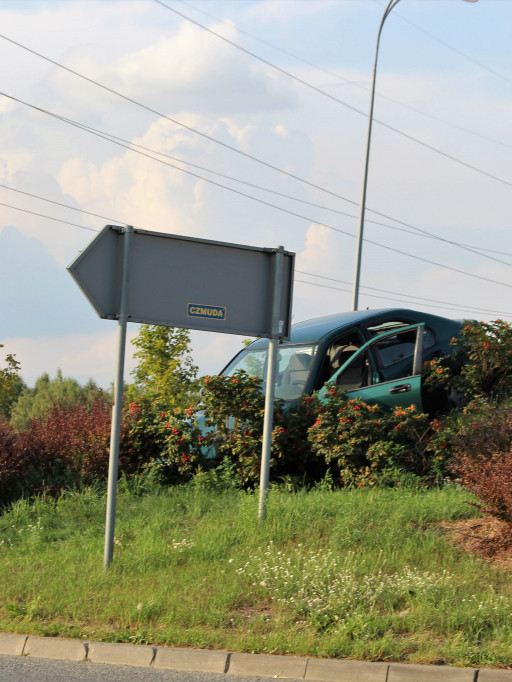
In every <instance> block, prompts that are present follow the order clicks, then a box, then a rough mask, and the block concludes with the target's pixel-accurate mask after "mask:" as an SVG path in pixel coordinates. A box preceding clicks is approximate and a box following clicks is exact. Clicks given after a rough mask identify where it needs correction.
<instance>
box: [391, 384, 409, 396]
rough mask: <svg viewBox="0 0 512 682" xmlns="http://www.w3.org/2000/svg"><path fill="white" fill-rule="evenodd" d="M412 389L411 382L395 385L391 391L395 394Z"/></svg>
mask: <svg viewBox="0 0 512 682" xmlns="http://www.w3.org/2000/svg"><path fill="white" fill-rule="evenodd" d="M410 390H411V384H399V385H398V386H393V388H390V389H389V392H390V393H391V394H392V395H394V394H395V393H407V392H408V391H410Z"/></svg>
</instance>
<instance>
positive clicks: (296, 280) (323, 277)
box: [0, 185, 508, 316]
mask: <svg viewBox="0 0 512 682" xmlns="http://www.w3.org/2000/svg"><path fill="white" fill-rule="evenodd" d="M2 187H5V186H4V185H2ZM7 189H11V188H7ZM15 191H20V190H15ZM21 193H22V194H26V195H28V196H33V197H35V196H36V195H32V194H29V193H28V192H21ZM43 201H49V202H50V203H53V204H56V205H59V206H62V207H65V208H71V209H73V210H75V211H79V212H80V213H85V214H87V215H91V216H95V217H102V218H104V217H103V216H98V214H95V213H91V212H90V211H85V210H83V209H79V208H76V207H73V206H67V205H66V204H62V203H60V202H56V201H51V200H50V199H43ZM0 206H5V207H6V208H11V209H13V210H16V211H21V212H22V213H28V214H30V215H34V216H37V217H38V218H44V219H46V220H53V221H55V222H58V223H63V224H65V225H70V226H72V227H78V228H79V229H81V230H88V231H89V232H95V233H96V234H98V233H99V230H97V229H95V228H92V227H86V226H85V225H79V224H78V223H72V222H70V221H68V220H62V219H61V218H56V217H54V216H49V215H45V214H43V213H39V212H37V211H30V210H28V209H26V208H21V207H19V206H13V205H12V204H6V203H4V202H0ZM104 219H107V220H109V221H112V222H113V223H116V224H117V223H119V222H121V223H122V222H123V221H118V220H115V219H112V218H104ZM134 227H135V228H137V229H146V228H142V227H138V226H134ZM296 272H299V273H302V274H306V275H309V276H311V277H319V278H321V279H326V280H329V281H334V282H340V283H342V284H349V283H348V282H343V280H338V279H335V278H332V277H326V276H324V275H317V274H315V273H310V272H304V271H301V270H296ZM294 281H295V282H300V283H302V284H310V285H311V286H320V287H324V288H327V289H334V290H335V291H343V292H346V293H351V292H350V290H348V289H340V288H339V287H332V286H329V285H322V284H318V283H316V282H307V281H305V280H300V279H297V278H295V279H294ZM363 288H365V289H373V290H375V291H381V292H382V293H390V294H392V295H393V296H406V294H400V293H399V292H391V291H386V290H385V289H378V288H376V287H370V286H364V287H363ZM364 295H366V296H372V297H374V298H387V300H393V299H389V298H388V297H386V296H379V295H377V294H370V293H368V292H364ZM411 298H412V299H416V300H422V301H431V299H422V298H421V297H419V296H409V299H411ZM398 300H403V299H398ZM405 302H408V301H405ZM437 303H439V304H440V305H437V306H434V305H431V306H430V307H442V308H446V305H445V304H446V302H444V301H440V302H437ZM425 305H428V304H425ZM448 305H452V306H456V305H457V304H448ZM458 307H459V308H463V309H466V310H470V309H471V310H474V311H480V312H485V313H498V314H500V315H504V316H505V315H508V313H503V312H501V311H495V310H485V309H482V308H473V307H472V306H462V305H461V306H458ZM448 309H450V308H448ZM455 309H457V308H455Z"/></svg>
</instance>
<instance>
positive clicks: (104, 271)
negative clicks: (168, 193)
mask: <svg viewBox="0 0 512 682" xmlns="http://www.w3.org/2000/svg"><path fill="white" fill-rule="evenodd" d="M294 263H295V254H294V253H290V252H289V251H284V249H283V247H282V246H280V247H278V248H277V249H267V248H265V249H261V248H256V247H253V246H245V245H243V244H228V243H225V242H217V241H213V240H205V239H195V238H193V237H184V236H179V235H173V234H167V233H161V232H149V231H148V230H140V229H134V228H133V227H131V226H126V227H120V226H118V225H106V226H105V227H104V228H103V230H102V231H101V232H100V233H99V234H98V235H97V236H96V237H95V238H94V239H93V240H92V241H91V242H90V244H88V246H87V247H86V248H85V249H84V250H83V251H82V252H81V253H80V254H79V255H78V256H77V257H76V258H75V260H74V261H73V262H72V263H71V264H70V265H69V267H68V271H69V273H70V274H71V276H72V277H73V278H74V279H75V281H76V283H77V284H78V286H79V287H80V288H81V289H82V291H83V293H84V294H85V296H86V297H87V298H88V299H89V301H90V303H91V304H92V306H93V307H94V309H95V310H96V312H97V313H98V315H99V316H100V317H102V318H104V319H107V320H118V325H119V340H118V357H117V371H116V377H115V385H114V406H113V409H112V428H111V434H110V460H109V473H108V496H107V520H106V531H105V556H104V565H105V567H108V566H109V565H110V563H111V561H112V556H113V548H114V529H115V513H116V492H117V474H118V465H119V441H120V433H121V412H122V398H123V374H124V356H125V347H126V326H127V322H128V320H130V322H141V323H143V324H158V325H164V326H171V327H181V328H184V329H199V330H203V331H213V332H220V333H223V334H238V335H242V336H263V337H266V338H269V339H270V348H269V359H268V376H267V388H266V401H265V415H264V435H263V446H262V462H261V499H260V517H261V518H263V517H264V516H265V503H266V494H267V489H268V479H269V468H270V446H271V441H272V421H273V411H274V383H275V375H276V363H277V343H278V339H279V338H284V339H286V338H289V335H290V327H291V306H292V292H293V271H294ZM221 275H222V276H221Z"/></svg>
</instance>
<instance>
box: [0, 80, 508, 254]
mask: <svg viewBox="0 0 512 682" xmlns="http://www.w3.org/2000/svg"><path fill="white" fill-rule="evenodd" d="M0 95H3V96H5V97H8V98H9V99H11V100H13V101H15V102H18V103H20V104H23V105H24V106H27V107H29V108H31V109H34V110H35V111H38V112H40V113H44V114H46V115H48V116H50V117H52V118H55V119H57V120H59V121H62V122H64V123H68V124H69V125H72V126H74V127H76V128H78V129H80V130H83V131H84V132H88V133H91V134H93V135H95V136H97V137H99V138H101V139H104V140H106V141H108V142H112V143H113V144H116V145H118V146H120V147H122V148H124V149H127V150H129V151H133V152H134V153H138V154H140V155H141V156H144V157H146V158H149V159H151V160H153V161H156V162H157V163H161V164H163V165H166V166H168V167H170V168H173V169H174V170H178V171H181V172H183V173H185V174H187V175H191V176H192V177H195V178H198V179H200V180H202V181H204V182H208V183H210V184H213V185H215V186H217V187H220V188H222V189H226V190H228V191H230V192H233V193H234V194H238V195H239V196H242V197H244V198H248V199H251V200H252V201H256V202H258V203H261V204H263V205H265V206H268V207H270V208H275V209H277V210H280V211H283V212H286V213H290V214H291V215H294V216H297V217H300V218H303V219H305V220H310V221H311V222H315V223H317V224H322V225H323V226H325V227H327V228H329V229H332V230H337V231H338V232H341V233H342V234H346V235H348V236H350V237H354V235H353V234H352V233H349V232H346V231H343V230H340V229H339V228H335V227H333V226H331V225H328V224H327V223H319V221H318V220H315V219H313V218H308V217H306V216H301V215H300V214H298V213H295V212H292V211H289V210H288V209H285V208H284V207H282V206H277V205H276V204H273V203H270V202H268V201H265V200H263V199H260V198H257V197H254V196H252V195H249V194H246V193H245V192H240V191H239V190H237V189H235V188H233V187H229V186H227V185H224V184H222V183H218V182H215V181H214V180H210V179H208V178H205V177H203V176H201V175H198V174H197V173H193V172H191V171H188V170H186V169H184V168H181V167H180V166H176V165H174V164H172V163H168V162H166V161H163V160H162V159H159V158H155V157H154V156H152V154H157V155H158V156H162V157H164V158H170V159H173V160H176V161H178V162H179V163H184V164H186V165H190V166H192V167H195V168H199V169H201V170H203V171H206V172H209V173H212V174H214V175H218V176H220V177H223V178H226V179H230V180H232V181H235V182H239V183H241V184H244V185H247V186H249V187H253V188H257V189H260V190H261V191H265V192H270V193H272V194H274V195H277V196H281V197H285V198H287V199H290V200H293V201H299V202H301V203H305V204H307V205H310V206H314V207H317V208H321V209H322V210H327V211H331V212H334V213H337V214H339V215H343V216H346V217H349V218H354V219H356V218H357V216H355V215H352V214H350V213H346V212H344V211H340V210H337V209H332V208H328V207H325V206H321V205H319V204H315V203H314V202H309V201H305V200H301V199H298V198H296V197H291V196H290V195H287V194H284V193H281V192H276V191H274V190H270V189H267V188H265V187H261V186H258V185H255V184H254V183H249V182H245V181H244V180H240V179H238V178H233V177H232V176H228V175H224V174H222V173H218V172H217V171H213V170H210V169H206V168H204V167H203V166H198V165H197V164H191V163H189V162H187V161H183V160H182V159H176V158H175V157H172V156H170V155H168V154H165V153H163V152H159V151H156V150H153V149H149V148H147V147H143V146H142V145H138V144H135V143H133V142H130V141H128V140H123V139H122V138H120V137H117V136H115V135H112V134H111V133H107V132H104V131H100V130H98V129H96V128H93V127H91V126H89V125H86V124H84V123H80V122H77V121H74V120H72V119H70V118H67V117H64V116H61V115H60V114H56V113H54V112H50V111H48V110H47V109H43V108H41V107H38V106H35V105H33V104H30V103H28V102H25V101H23V100H20V99H18V98H16V97H12V96H11V95H7V94H6V93H3V92H0ZM134 147H136V148H139V149H144V150H145V152H151V153H145V152H140V151H138V149H136V148H135V149H134ZM338 196H339V198H342V199H343V200H345V201H351V200H349V199H347V198H345V197H341V196H340V195H338ZM353 203H355V202H353ZM368 211H371V212H372V213H375V214H376V215H380V216H382V217H384V218H386V219H388V220H393V221H394V222H397V223H399V224H400V225H404V226H405V227H407V228H409V229H403V228H401V227H397V226H395V225H387V224H385V223H380V222H378V221H374V220H371V219H368V220H367V222H368V223H373V224H376V225H380V226H382V227H386V228H388V229H393V230H399V231H403V232H406V233H408V234H415V236H422V237H424V238H430V239H434V240H438V241H441V242H444V243H446V244H450V245H451V246H455V247H457V248H460V249H463V250H465V251H468V252H471V253H474V254H476V255H479V256H483V257H484V258H487V259H489V260H493V261H495V262H497V263H501V264H503V265H508V266H510V265H511V263H509V262H507V261H504V260H502V259H500V258H495V257H494V256H489V255H486V254H484V253H481V251H479V250H478V247H471V246H468V245H466V244H461V243H459V242H455V241H453V240H449V239H446V238H445V237H440V236H438V235H434V234H432V233H430V232H428V231H426V230H422V229H421V228H418V227H415V226H413V225H410V224H409V223H405V222H403V221H401V220H399V219H397V218H392V217H391V216H388V215H386V214H384V213H380V212H379V211H374V210H373V209H368ZM99 217H102V216H99ZM106 219H107V220H110V219H109V218H106ZM410 230H413V232H411V231H410ZM365 241H369V240H367V239H365ZM372 243H374V244H378V242H372ZM381 246H383V248H387V247H386V246H385V245H381ZM483 250H485V249H483ZM403 253H405V252H403ZM410 256H411V257H413V258H414V257H415V256H414V255H413V254H410Z"/></svg>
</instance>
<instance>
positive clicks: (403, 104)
mask: <svg viewBox="0 0 512 682" xmlns="http://www.w3.org/2000/svg"><path fill="white" fill-rule="evenodd" d="M178 2H180V3H181V4H182V5H185V6H187V7H189V8H190V9H192V10H194V11H196V12H199V13H201V14H203V15H204V16H206V17H209V18H210V19H214V20H215V21H217V22H221V23H223V24H226V25H227V26H229V25H231V26H235V27H236V30H237V32H238V33H240V34H242V35H246V36H248V37H249V38H251V39H252V40H255V41H257V42H258V43H261V44H262V45H266V46H267V47H270V48H272V49H273V50H276V51H277V52H280V53H281V54H284V55H287V56H288V57H292V59H295V60H296V61H299V62H302V63H303V64H306V65H307V66H310V67H312V68H314V69H315V70H316V71H320V72H322V73H325V74H327V75H328V76H331V77H332V78H335V79H336V80H339V81H342V82H343V83H345V84H347V85H351V86H352V87H354V88H359V89H360V90H364V91H365V92H370V88H369V87H367V86H366V85H362V84H361V83H358V82H356V81H354V80H351V79H350V78H346V77H345V76H342V75H341V74H340V73H337V72H336V71H332V70H331V69H326V68H325V67H323V66H320V65H319V64H315V63H314V62H312V61H310V60H308V59H304V57H301V56H300V55H298V54H296V53H294V52H290V51H289V50H285V49H284V48H282V47H280V46H279V45H275V44H274V43H271V42H269V41H268V40H264V39H263V38H261V37H259V36H257V35H255V34H254V33H251V32H249V31H246V30H244V29H243V28H240V26H239V25H238V24H236V23H235V22H233V21H231V20H226V19H222V18H220V17H218V16H215V15H214V14H211V13H210V12H205V11H204V9H200V8H199V7H196V6H195V5H192V4H190V3H189V2H185V0H178ZM394 14H395V13H394ZM396 14H398V12H397V13H396ZM409 23H411V24H412V25H413V26H414V27H415V28H419V27H418V26H417V25H416V24H414V23H413V22H409ZM432 37H434V36H432ZM440 42H443V41H440ZM444 44H445V45H446V47H448V48H450V49H452V50H454V51H455V52H457V53H458V54H460V55H461V56H463V57H465V58H466V59H469V60H470V61H472V62H475V63H476V64H478V65H479V66H481V67H482V68H484V69H486V70H487V71H489V72H490V73H493V74H495V72H494V71H493V70H492V69H489V68H488V67H486V66H485V65H484V64H481V63H480V62H477V61H475V60H474V59H473V58H472V57H470V56H469V55H467V54H465V53H463V52H461V51H460V50H457V49H456V48H454V47H453V46H451V45H449V44H448V43H444ZM495 75H499V76H500V78H503V76H502V75H501V74H495ZM506 80H508V79H506ZM376 94H377V96H378V97H379V98H381V99H385V100H388V101H389V102H393V103H394V104H398V105H399V106H401V107H404V108H406V109H409V110H410V111H414V112H415V113H417V114H420V115H421V116H425V117H426V118H431V119H432V120H433V121H437V122H438V123H443V124H444V125H447V126H450V127H451V128H454V129H455V130H460V131H462V132H464V133H467V134H468V135H474V136H475V137H479V138H481V139H482V140H485V141H486V142H493V143H494V144H497V145H500V146H502V147H509V148H511V147H512V144H507V143H506V142H504V141H503V140H497V139H495V138H493V137H490V136H489V135H486V134H484V133H481V132H477V131H476V130H471V129H470V128H466V127H464V126H461V125H460V124H457V123H454V122H453V121H448V120H447V119H445V118H441V117H440V116H435V115H434V114H431V113H429V112H426V111H423V110H422V109H418V108H417V107H413V106H411V105H410V104H408V103H407V102H403V101H402V100H399V99H396V98H394V97H390V96H389V95H384V94H383V93H382V92H378V90H377V93H376Z"/></svg>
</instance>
